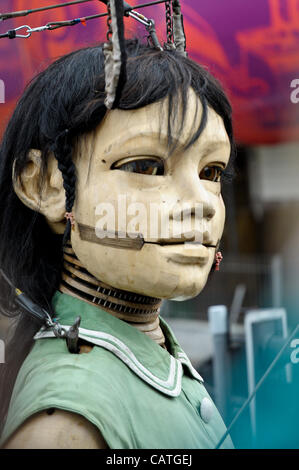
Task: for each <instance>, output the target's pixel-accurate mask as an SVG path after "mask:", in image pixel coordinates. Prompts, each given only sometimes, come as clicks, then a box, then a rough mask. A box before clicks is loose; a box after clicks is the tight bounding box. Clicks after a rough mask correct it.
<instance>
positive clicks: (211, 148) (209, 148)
mask: <svg viewBox="0 0 299 470" xmlns="http://www.w3.org/2000/svg"><path fill="white" fill-rule="evenodd" d="M223 146H225V147H228V148H230V142H229V141H228V140H217V141H215V142H209V143H208V144H207V145H206V147H204V148H203V149H202V157H205V156H207V155H209V154H210V153H214V152H216V151H217V150H220V149H221V147H223Z"/></svg>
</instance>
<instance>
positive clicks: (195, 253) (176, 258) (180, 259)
mask: <svg viewBox="0 0 299 470" xmlns="http://www.w3.org/2000/svg"><path fill="white" fill-rule="evenodd" d="M156 245H157V244H156ZM160 247H161V255H162V256H163V257H165V258H166V261H167V262H171V263H178V264H188V265H197V266H204V265H205V264H207V263H208V261H209V259H210V249H209V248H211V246H206V245H204V244H199V243H186V242H184V243H177V244H174V243H170V244H163V245H160ZM213 248H214V247H213Z"/></svg>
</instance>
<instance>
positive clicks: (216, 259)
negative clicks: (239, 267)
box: [215, 251, 223, 271]
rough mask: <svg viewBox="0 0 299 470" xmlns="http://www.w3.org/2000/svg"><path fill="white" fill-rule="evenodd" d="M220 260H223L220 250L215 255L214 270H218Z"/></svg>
mask: <svg viewBox="0 0 299 470" xmlns="http://www.w3.org/2000/svg"><path fill="white" fill-rule="evenodd" d="M222 260H223V256H222V253H221V251H217V253H216V255H215V262H216V266H215V271H220V263H221V261H222Z"/></svg>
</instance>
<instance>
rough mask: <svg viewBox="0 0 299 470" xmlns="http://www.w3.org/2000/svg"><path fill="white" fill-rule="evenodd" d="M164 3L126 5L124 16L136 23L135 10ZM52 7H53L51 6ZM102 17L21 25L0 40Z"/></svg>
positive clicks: (27, 36)
mask: <svg viewBox="0 0 299 470" xmlns="http://www.w3.org/2000/svg"><path fill="white" fill-rule="evenodd" d="M85 1H89V0H85ZM166 1H167V0H156V1H153V2H148V3H143V4H142V5H137V6H136V7H131V6H129V5H128V4H127V8H126V10H125V15H126V16H131V17H132V18H134V19H135V20H137V21H141V19H138V18H136V16H137V12H136V13H135V15H136V16H135V15H134V11H135V10H136V9H139V8H144V7H148V6H151V5H156V4H158V3H165V2H166ZM64 5H66V4H64ZM60 6H62V5H60ZM53 7H54V5H53ZM129 8H130V10H129ZM131 10H132V13H131ZM103 16H107V13H100V14H98V15H91V16H86V17H82V18H74V19H72V20H66V21H55V22H50V23H47V24H46V25H45V26H39V27H38V28H31V27H30V26H28V25H22V26H19V27H18V28H15V29H10V30H9V31H7V32H6V33H4V34H0V39H2V38H9V39H15V38H23V39H26V38H29V37H30V36H31V34H32V33H36V32H41V31H45V30H49V31H52V30H54V29H58V28H64V27H67V26H74V25H76V24H78V23H82V24H83V25H85V22H86V21H89V20H93V19H95V18H101V17H103ZM24 28H27V30H26V31H25V34H18V33H17V31H19V30H21V29H24Z"/></svg>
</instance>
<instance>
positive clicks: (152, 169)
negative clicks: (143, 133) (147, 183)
mask: <svg viewBox="0 0 299 470" xmlns="http://www.w3.org/2000/svg"><path fill="white" fill-rule="evenodd" d="M111 169H112V170H122V171H128V172H130V173H141V174H143V175H152V176H153V175H164V163H163V160H162V159H161V158H158V157H139V158H136V157H134V158H133V157H131V158H123V159H122V160H119V161H118V162H116V163H114V164H113V165H112V167H111Z"/></svg>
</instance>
